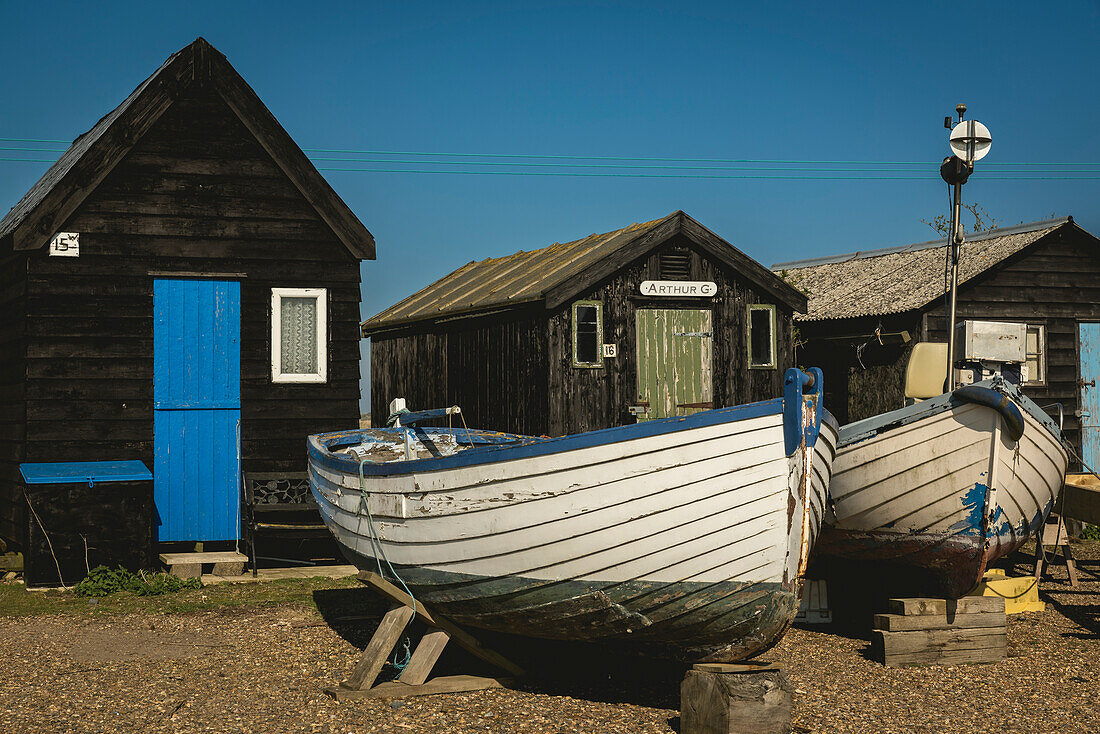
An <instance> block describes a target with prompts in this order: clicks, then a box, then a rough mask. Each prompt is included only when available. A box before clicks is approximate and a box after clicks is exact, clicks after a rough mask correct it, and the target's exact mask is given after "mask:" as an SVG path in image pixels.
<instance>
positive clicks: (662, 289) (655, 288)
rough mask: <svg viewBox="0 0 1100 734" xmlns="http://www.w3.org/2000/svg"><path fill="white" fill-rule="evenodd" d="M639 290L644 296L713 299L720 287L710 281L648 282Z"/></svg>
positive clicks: (644, 282) (643, 283)
mask: <svg viewBox="0 0 1100 734" xmlns="http://www.w3.org/2000/svg"><path fill="white" fill-rule="evenodd" d="M638 290H639V291H640V292H641V294H642V295H643V296H670V297H673V298H711V297H713V296H714V294H715V293H717V292H718V286H716V285H715V284H714V283H712V282H711V281H709V280H646V281H643V282H642V285H641V286H640V287H639V289H638Z"/></svg>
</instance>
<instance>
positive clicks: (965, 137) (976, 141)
mask: <svg viewBox="0 0 1100 734" xmlns="http://www.w3.org/2000/svg"><path fill="white" fill-rule="evenodd" d="M959 106H960V107H962V105H959ZM948 142H949V143H950V145H951V152H952V153H954V154H955V155H957V156H958V157H959V158H962V159H963V160H964V161H966V162H967V163H973V162H974V161H979V160H981V159H982V158H985V156H986V155H987V154H988V153H989V147H990V146H991V145H992V144H993V138H992V137H990V135H989V128H987V127H986V126H985V125H983V124H982V123H980V122H978V121H977V120H966V121H964V122H960V123H959V124H958V125H956V126H955V127H954V129H952V130H951V138H950V140H949V141H948Z"/></svg>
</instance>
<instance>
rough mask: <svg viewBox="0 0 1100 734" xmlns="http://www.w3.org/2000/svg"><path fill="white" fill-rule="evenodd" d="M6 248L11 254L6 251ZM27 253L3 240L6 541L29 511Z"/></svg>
mask: <svg viewBox="0 0 1100 734" xmlns="http://www.w3.org/2000/svg"><path fill="white" fill-rule="evenodd" d="M5 248H6V250H7V251H6V252H5ZM26 269H27V255H26V254H24V253H16V252H12V251H11V245H10V243H5V242H4V241H3V240H0V293H4V294H9V295H8V296H7V297H5V298H3V300H2V301H0V400H3V401H4V406H3V408H2V409H0V537H6V538H11V539H15V538H17V537H19V535H20V534H21V533H19V532H18V530H17V529H18V528H19V527H20V526H22V525H23V523H22V522H21V521H22V518H23V514H24V512H25V510H24V508H23V499H22V496H21V492H22V490H21V486H22V485H21V477H20V476H19V463H20V462H21V461H23V457H24V448H23V438H24V436H25V434H26V422H27V415H26V406H25V405H24V404H23V399H24V396H25V394H26V381H25V379H24V375H25V374H26V351H27V345H26V322H25V321H24V319H23V314H24V308H25V304H26V295H25V294H26Z"/></svg>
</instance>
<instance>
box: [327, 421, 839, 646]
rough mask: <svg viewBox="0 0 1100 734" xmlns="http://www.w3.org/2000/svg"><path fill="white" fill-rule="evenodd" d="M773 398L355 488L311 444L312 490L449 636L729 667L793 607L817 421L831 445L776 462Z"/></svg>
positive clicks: (819, 458)
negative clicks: (556, 643)
mask: <svg viewBox="0 0 1100 734" xmlns="http://www.w3.org/2000/svg"><path fill="white" fill-rule="evenodd" d="M782 403H783V401H781V400H780V401H768V402H767V403H761V404H753V405H750V406H739V407H737V408H727V409H722V410H716V411H706V412H704V413H697V414H695V415H692V416H689V417H686V418H674V419H665V420H664V421H650V422H647V423H643V424H638V425H636V426H624V427H621V428H615V429H609V430H607V431H596V432H593V433H591V434H579V435H577V436H568V437H565V438H562V439H551V440H549V441H540V442H537V443H533V444H530V445H522V446H518V447H514V448H510V447H499V448H494V449H492V450H490V451H479V452H474V451H470V452H468V454H463V455H459V456H455V457H451V458H449V459H443V460H438V461H434V462H433V461H412V462H405V463H404V464H401V463H398V464H387V465H385V466H384V467H378V466H369V465H368V466H365V467H364V476H363V477H362V481H360V477H359V476H358V474H357V470H358V468H359V466H358V464H356V463H354V462H348V461H346V460H344V459H342V458H339V457H334V456H333V455H332V454H331V453H329V452H326V450H325V446H324V444H325V440H326V436H320V437H311V439H310V476H311V483H312V486H313V491H314V496H315V497H316V499H317V501H318V504H319V506H320V509H321V514H322V516H323V517H324V519H325V522H326V524H328V526H329V528H330V529H331V530H332V532H333V535H334V536H335V538H336V540H337V541H338V543H339V544H340V546H341V548H342V550H343V551H344V553H345V555H346V556H347V557H348V559H349V560H350V561H351V562H352V563H354V564H356V565H357V566H358V567H360V568H362V569H367V570H373V571H380V572H384V575H390V576H392V575H393V574H392V573H390V566H388V565H387V563H389V564H392V570H393V571H394V572H395V573H396V575H397V576H399V577H400V580H401V581H402V582H403V583H405V584H406V585H407V586H408V588H409V590H410V591H411V592H412V594H413V596H414V597H415V598H417V599H419V600H421V601H423V602H424V603H426V604H430V605H431V606H432V607H433V608H434V609H437V610H438V611H439V612H440V613H442V614H444V615H446V616H447V617H449V618H451V619H453V620H454V621H456V622H458V623H460V624H464V625H469V626H472V627H478V628H482V629H487V630H493V631H497V632H505V633H511V634H517V635H522V636H527V637H537V638H546V639H555V640H570V641H587V642H599V643H601V644H602V645H609V646H611V647H618V648H620V649H622V650H624V651H626V652H634V653H638V654H642V655H646V656H650V657H658V658H665V659H674V660H681V661H702V660H711V661H733V660H740V659H745V658H748V657H751V656H753V655H755V654H758V653H759V652H760V651H762V650H764V649H767V648H768V647H770V646H771V645H773V644H774V643H775V642H776V641H778V639H779V637H780V636H781V635H782V633H783V632H784V631H785V630H786V629H787V627H788V626H789V625H790V623H791V621H792V620H793V618H794V616H795V614H796V612H797V608H798V599H799V594H800V589H801V581H802V575H803V574H804V571H805V565H806V562H807V557H808V553H809V548H810V547H811V546H812V544H813V541H814V536H815V535H816V527H817V524H816V522H815V521H814V519H813V517H814V511H813V508H815V507H823V506H824V498H825V492H826V489H827V483H828V474H829V472H828V465H829V463H831V461H832V451H833V449H832V446H835V442H836V435H837V432H836V428H835V424H833V423H832V422H831V417H827V418H826V419H825V420H824V421H823V422H822V423H821V429H820V433H821V435H822V436H826V435H827V436H828V437H829V440H826V441H821V440H817V441H815V442H814V445H813V446H806V445H805V443H803V445H801V446H800V447H799V448H798V449H797V450H796V451H794V452H793V453H792V454H790V455H787V454H786V452H785V450H784V420H785V416H784V411H783V408H782ZM813 410H814V406H813V404H812V403H810V404H808V408H807V410H806V415H807V416H809V418H810V419H811V421H812V419H813V415H812V414H813ZM823 412H824V411H823ZM335 435H337V434H328V436H335ZM821 464H824V465H825V466H824V468H822V466H820V465H821ZM414 465H415V466H414ZM386 467H390V468H391V469H392V470H393V471H394V472H395V473H386V472H387V470H386ZM410 468H411V469H412V470H411V471H408V469H410ZM367 470H371V471H374V472H375V473H374V474H367V473H366V472H367ZM396 472H401V473H396ZM360 487H362V490H364V491H365V492H364V491H361V490H360Z"/></svg>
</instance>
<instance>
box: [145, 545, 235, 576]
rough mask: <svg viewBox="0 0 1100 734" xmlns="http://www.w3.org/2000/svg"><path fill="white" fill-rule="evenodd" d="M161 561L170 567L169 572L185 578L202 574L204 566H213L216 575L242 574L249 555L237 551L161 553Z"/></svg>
mask: <svg viewBox="0 0 1100 734" xmlns="http://www.w3.org/2000/svg"><path fill="white" fill-rule="evenodd" d="M160 562H161V563H163V564H164V565H165V566H167V567H168V573H170V574H172V575H173V576H179V577H180V578H185V579H197V578H200V577H201V576H202V570H203V566H213V574H214V575H215V576H240V575H241V574H242V573H244V564H245V563H247V562H248V556H246V555H244V554H243V553H237V552H236V551H209V552H203V553H161V554H160Z"/></svg>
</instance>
